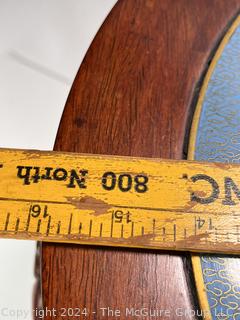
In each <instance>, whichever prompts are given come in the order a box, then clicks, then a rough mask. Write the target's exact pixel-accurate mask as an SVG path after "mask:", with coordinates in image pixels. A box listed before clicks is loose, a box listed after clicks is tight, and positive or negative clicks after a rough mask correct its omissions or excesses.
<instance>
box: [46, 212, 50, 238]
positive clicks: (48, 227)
mask: <svg viewBox="0 0 240 320" xmlns="http://www.w3.org/2000/svg"><path fill="white" fill-rule="evenodd" d="M50 225H51V216H49V217H48V224H47V231H46V236H48V235H49V232H50Z"/></svg>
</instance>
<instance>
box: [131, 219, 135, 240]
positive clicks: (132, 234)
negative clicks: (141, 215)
mask: <svg viewBox="0 0 240 320" xmlns="http://www.w3.org/2000/svg"><path fill="white" fill-rule="evenodd" d="M133 236H134V222H133V221H132V225H131V237H133Z"/></svg>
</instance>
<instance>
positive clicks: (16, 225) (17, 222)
mask: <svg viewBox="0 0 240 320" xmlns="http://www.w3.org/2000/svg"><path fill="white" fill-rule="evenodd" d="M19 222H20V219H19V218H17V220H16V224H15V233H17V232H18V229H19Z"/></svg>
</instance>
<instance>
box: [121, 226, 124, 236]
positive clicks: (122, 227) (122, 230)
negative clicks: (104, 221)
mask: <svg viewBox="0 0 240 320" xmlns="http://www.w3.org/2000/svg"><path fill="white" fill-rule="evenodd" d="M123 235H124V224H122V226H121V238H123Z"/></svg>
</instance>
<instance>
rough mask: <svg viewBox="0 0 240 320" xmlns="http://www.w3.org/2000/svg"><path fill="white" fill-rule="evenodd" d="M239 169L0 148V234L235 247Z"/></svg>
mask: <svg viewBox="0 0 240 320" xmlns="http://www.w3.org/2000/svg"><path fill="white" fill-rule="evenodd" d="M239 169H240V166H239V165H233V164H220V163H215V164H214V163H201V162H195V161H173V160H160V159H144V158H133V157H117V156H101V155H89V154H75V153H58V152H40V151H27V150H15V149H0V237H2V238H16V239H26V240H27V239H29V240H33V239H36V240H42V241H55V242H66V243H79V244H92V245H93V244H94V245H107V246H124V247H139V248H152V249H153V248H155V249H168V250H186V251H196V252H220V253H234V254H235V253H240V170H239Z"/></svg>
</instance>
